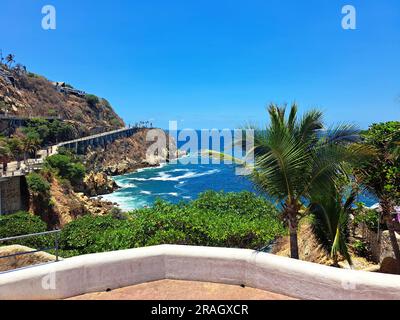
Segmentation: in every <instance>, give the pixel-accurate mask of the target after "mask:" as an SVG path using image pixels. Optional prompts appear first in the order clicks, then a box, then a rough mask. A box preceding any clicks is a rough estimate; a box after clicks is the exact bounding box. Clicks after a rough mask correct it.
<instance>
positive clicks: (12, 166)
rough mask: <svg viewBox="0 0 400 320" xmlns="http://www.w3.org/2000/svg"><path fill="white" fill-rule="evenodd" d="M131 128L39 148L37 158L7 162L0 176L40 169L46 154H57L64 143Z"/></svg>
mask: <svg viewBox="0 0 400 320" xmlns="http://www.w3.org/2000/svg"><path fill="white" fill-rule="evenodd" d="M131 129H133V127H131V126H129V127H125V128H122V129H117V130H112V131H107V132H103V133H99V134H94V135H91V136H87V137H82V138H79V139H74V140H70V141H64V142H60V143H59V144H56V145H53V146H50V147H48V148H46V149H42V150H39V151H38V152H37V155H38V157H39V158H38V159H27V160H26V162H25V163H24V162H23V161H21V162H20V163H18V162H17V161H13V162H9V163H8V164H7V170H6V172H3V171H2V170H0V177H16V176H24V175H26V174H28V173H29V172H32V171H34V170H37V169H40V167H41V166H42V164H43V161H44V160H45V159H46V158H47V157H48V156H51V155H54V154H57V152H58V151H57V150H58V148H60V147H63V146H65V145H68V144H72V143H79V142H82V141H88V140H91V139H96V138H103V137H107V136H110V135H113V134H116V133H121V132H124V131H129V130H131Z"/></svg>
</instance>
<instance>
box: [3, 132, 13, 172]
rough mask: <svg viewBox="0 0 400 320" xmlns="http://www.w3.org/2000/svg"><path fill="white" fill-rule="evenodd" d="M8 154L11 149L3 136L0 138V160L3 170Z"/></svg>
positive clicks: (9, 154)
mask: <svg viewBox="0 0 400 320" xmlns="http://www.w3.org/2000/svg"><path fill="white" fill-rule="evenodd" d="M10 156H11V151H10V147H9V146H8V144H7V141H6V140H5V139H4V138H0V161H1V162H2V163H3V170H5V168H6V165H7V162H8V160H9V158H10Z"/></svg>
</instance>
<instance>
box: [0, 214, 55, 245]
mask: <svg viewBox="0 0 400 320" xmlns="http://www.w3.org/2000/svg"><path fill="white" fill-rule="evenodd" d="M46 230H47V225H46V223H44V222H43V221H42V220H41V219H40V218H39V217H37V216H33V215H30V214H29V213H27V212H24V211H20V212H17V213H15V214H12V215H5V216H0V238H8V237H13V236H19V235H26V234H32V233H39V232H44V231H46ZM48 243H49V238H48V237H43V236H41V237H34V238H27V239H21V240H15V241H9V242H3V243H1V244H0V245H11V244H19V245H24V246H28V247H31V248H45V247H46V246H47V244H48Z"/></svg>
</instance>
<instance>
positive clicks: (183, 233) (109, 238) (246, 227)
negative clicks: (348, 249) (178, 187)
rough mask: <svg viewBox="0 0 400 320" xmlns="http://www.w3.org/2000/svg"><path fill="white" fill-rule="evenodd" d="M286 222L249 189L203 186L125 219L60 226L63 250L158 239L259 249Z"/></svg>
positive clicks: (89, 219)
mask: <svg viewBox="0 0 400 320" xmlns="http://www.w3.org/2000/svg"><path fill="white" fill-rule="evenodd" d="M284 233H285V228H284V227H283V225H282V223H281V221H280V220H279V219H278V211H277V210H276V208H275V207H274V206H273V205H272V204H271V203H270V202H269V201H267V200H266V199H264V198H261V197H257V196H255V195H254V194H252V193H250V192H241V193H223V192H206V193H204V194H202V195H200V197H199V198H198V200H195V201H193V202H190V203H181V204H170V203H167V202H164V201H157V202H156V203H155V205H154V206H153V207H152V208H146V209H140V210H136V211H133V212H130V213H129V214H128V215H127V219H123V220H121V219H116V218H114V217H112V216H111V215H109V216H103V217H93V216H85V217H83V218H79V219H77V220H75V221H73V222H71V223H69V224H68V225H67V226H66V227H65V228H64V229H63V231H62V235H61V242H60V245H61V250H63V254H64V256H70V255H76V254H77V253H79V254H86V253H93V252H103V251H111V250H120V249H128V248H135V247H143V246H150V245H158V244H185V245H198V246H218V247H237V248H250V249H258V248H261V247H264V246H265V245H267V244H268V243H269V242H270V241H271V240H273V239H274V238H275V237H276V236H280V235H283V234H284Z"/></svg>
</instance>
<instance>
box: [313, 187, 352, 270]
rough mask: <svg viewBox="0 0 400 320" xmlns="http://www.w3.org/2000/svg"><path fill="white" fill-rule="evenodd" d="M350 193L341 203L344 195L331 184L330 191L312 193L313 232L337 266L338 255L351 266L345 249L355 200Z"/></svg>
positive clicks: (346, 248) (347, 251)
mask: <svg viewBox="0 0 400 320" xmlns="http://www.w3.org/2000/svg"><path fill="white" fill-rule="evenodd" d="M355 196H356V195H355V194H354V193H352V194H350V196H349V197H348V198H347V199H346V201H345V202H344V203H343V200H342V199H344V195H343V194H342V193H340V192H338V189H337V188H336V186H335V185H334V184H333V183H332V185H331V189H330V190H323V191H322V192H314V194H313V195H312V198H311V205H310V213H311V214H312V215H313V218H314V219H313V227H314V232H315V234H316V235H317V237H318V239H319V240H320V242H321V243H322V244H323V245H324V246H325V248H326V249H327V250H328V251H329V252H330V254H331V257H332V259H333V261H334V264H335V265H337V263H338V258H339V254H341V255H342V256H343V257H345V259H346V260H347V262H348V263H349V264H350V265H352V260H351V257H350V254H349V250H348V247H347V243H348V239H349V221H350V214H351V212H352V205H353V203H354V200H355Z"/></svg>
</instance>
